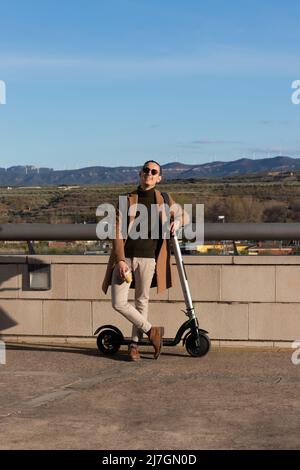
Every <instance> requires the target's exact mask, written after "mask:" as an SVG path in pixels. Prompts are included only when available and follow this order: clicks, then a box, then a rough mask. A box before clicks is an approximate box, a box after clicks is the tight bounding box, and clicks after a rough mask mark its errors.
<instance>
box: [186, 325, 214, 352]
mask: <svg viewBox="0 0 300 470" xmlns="http://www.w3.org/2000/svg"><path fill="white" fill-rule="evenodd" d="M199 339H200V344H199V345H198V344H196V339H195V336H194V335H193V333H192V332H190V333H189V334H188V336H187V338H186V341H185V348H186V350H187V352H188V353H189V355H190V356H192V357H201V356H205V354H207V353H208V351H209V349H210V339H209V337H208V336H207V335H206V334H205V333H201V331H199Z"/></svg>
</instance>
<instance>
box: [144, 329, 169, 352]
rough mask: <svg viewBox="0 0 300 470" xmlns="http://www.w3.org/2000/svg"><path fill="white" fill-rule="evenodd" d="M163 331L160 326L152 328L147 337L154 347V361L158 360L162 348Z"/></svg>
mask: <svg viewBox="0 0 300 470" xmlns="http://www.w3.org/2000/svg"><path fill="white" fill-rule="evenodd" d="M164 332H165V329H164V328H163V327H162V326H152V328H151V330H150V331H148V333H147V336H148V338H149V340H150V342H151V343H152V345H153V347H154V359H158V357H159V355H160V352H161V348H162V337H163V335H164Z"/></svg>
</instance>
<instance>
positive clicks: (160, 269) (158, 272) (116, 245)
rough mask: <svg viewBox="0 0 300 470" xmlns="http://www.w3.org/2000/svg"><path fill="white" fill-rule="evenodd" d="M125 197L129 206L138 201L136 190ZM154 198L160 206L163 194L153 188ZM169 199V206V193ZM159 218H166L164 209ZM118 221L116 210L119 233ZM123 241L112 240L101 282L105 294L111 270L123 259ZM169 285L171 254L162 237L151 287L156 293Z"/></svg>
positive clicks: (118, 215)
mask: <svg viewBox="0 0 300 470" xmlns="http://www.w3.org/2000/svg"><path fill="white" fill-rule="evenodd" d="M127 197H128V205H129V206H131V205H132V204H137V203H138V194H137V190H135V191H133V192H132V193H130V194H128V195H127ZM155 199H156V204H158V206H161V205H162V204H164V199H163V196H162V195H161V192H160V191H159V190H157V189H155ZM169 199H170V206H172V204H173V203H174V199H173V198H172V197H171V196H170V195H169ZM171 215H174V214H172V211H171ZM134 218H135V214H133V215H130V217H129V223H131V222H133V220H134ZM160 218H161V222H162V223H163V222H164V221H165V220H166V214H165V211H164V210H162V211H160ZM187 222H188V216H187V214H186V213H184V217H183V223H187ZM119 223H120V214H119V212H118V211H117V214H116V234H118V233H119V232H118V227H119ZM125 242H126V239H122V238H117V237H116V238H115V239H114V240H113V247H112V251H111V254H110V257H109V261H108V265H107V269H106V273H105V277H104V280H103V283H102V290H103V292H104V293H105V294H106V293H107V290H108V287H109V286H110V285H111V277H112V272H113V269H114V267H115V265H116V263H118V262H119V261H121V260H125V250H124V245H125ZM171 286H172V270H171V256H170V252H169V250H168V245H167V240H166V239H163V240H162V241H161V244H160V249H159V251H158V254H157V256H156V268H155V274H154V276H153V281H152V285H151V287H157V293H160V292H162V291H164V290H165V289H168V288H169V287H171Z"/></svg>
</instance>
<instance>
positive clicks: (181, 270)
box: [172, 233, 196, 318]
mask: <svg viewBox="0 0 300 470" xmlns="http://www.w3.org/2000/svg"><path fill="white" fill-rule="evenodd" d="M172 239H173V250H174V256H175V259H176V265H177V271H178V274H179V279H180V284H181V288H182V292H183V297H184V302H185V305H186V309H187V311H186V314H187V316H188V317H189V318H196V315H195V310H194V307H193V302H192V297H191V292H190V288H189V284H188V280H187V275H186V270H185V266H184V263H183V259H182V254H181V250H180V246H179V242H178V238H177V235H176V233H175V234H174V236H173V237H172Z"/></svg>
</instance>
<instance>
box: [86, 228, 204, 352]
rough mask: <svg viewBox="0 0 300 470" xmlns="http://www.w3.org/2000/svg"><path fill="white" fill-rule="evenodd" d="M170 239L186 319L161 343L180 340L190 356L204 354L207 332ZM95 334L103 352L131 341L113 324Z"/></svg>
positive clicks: (176, 245) (144, 342) (145, 342)
mask: <svg viewBox="0 0 300 470" xmlns="http://www.w3.org/2000/svg"><path fill="white" fill-rule="evenodd" d="M172 240H173V251H174V256H175V259H176V265H177V270H178V274H179V279H180V284H181V287H182V291H183V296H184V302H185V306H186V310H183V312H184V313H185V314H186V315H187V317H188V320H187V321H185V322H184V323H183V324H182V325H181V326H180V328H179V329H178V331H177V333H176V336H175V338H163V345H164V346H176V345H177V344H179V342H180V341H181V340H182V343H183V346H185V348H186V350H187V352H188V353H189V354H190V356H192V357H201V356H205V354H207V353H208V351H209V349H210V339H209V336H208V332H207V331H205V330H202V329H201V328H199V323H198V319H197V317H196V314H195V309H194V307H193V302H192V298H191V293H190V288H189V285H188V280H187V275H186V270H185V266H184V263H183V259H182V255H181V250H180V246H179V242H178V238H177V236H176V234H175V235H174V237H172ZM97 334H98V336H97V346H98V349H99V351H101V352H102V353H104V354H110V355H112V354H115V353H116V352H117V351H118V350H119V349H120V347H121V345H124V344H130V343H131V338H124V336H123V334H122V332H121V330H119V328H117V327H116V326H113V325H103V326H100V327H99V328H97V330H96V331H95V333H94V335H97ZM150 344H151V343H150V341H149V339H142V340H141V341H139V342H138V345H140V346H148V345H150Z"/></svg>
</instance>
